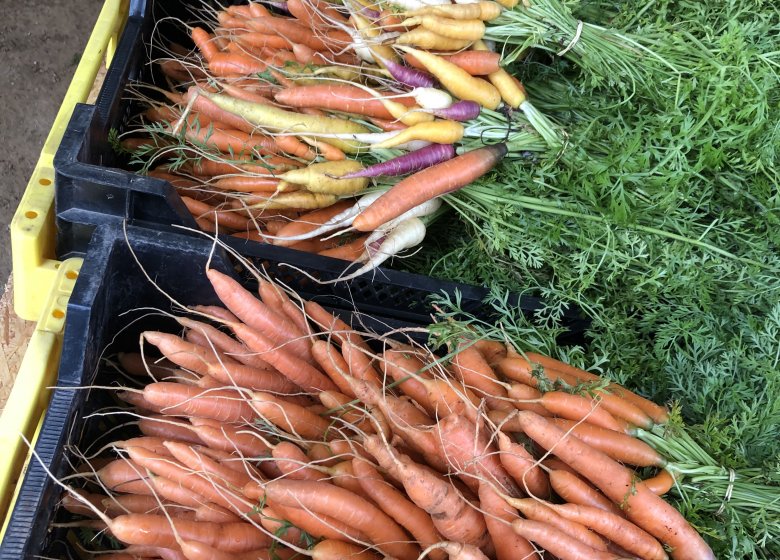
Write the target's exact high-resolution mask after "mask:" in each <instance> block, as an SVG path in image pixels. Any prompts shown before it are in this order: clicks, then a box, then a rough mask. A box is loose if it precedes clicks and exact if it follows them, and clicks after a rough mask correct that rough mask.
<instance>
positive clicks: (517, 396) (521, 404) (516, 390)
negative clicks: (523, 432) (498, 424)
mask: <svg viewBox="0 0 780 560" xmlns="http://www.w3.org/2000/svg"><path fill="white" fill-rule="evenodd" d="M507 394H508V395H509V397H510V398H512V399H514V400H513V401H512V404H513V405H514V406H515V408H516V409H517V410H530V411H532V412H535V413H536V414H539V415H540V416H552V412H550V411H549V410H547V409H546V408H545V407H544V406H542V405H541V404H540V401H541V399H542V393H540V392H539V391H537V390H536V389H534V388H533V387H529V386H528V385H524V384H522V383H513V384H512V385H511V386H510V387H509V391H507ZM515 431H518V430H515Z"/></svg>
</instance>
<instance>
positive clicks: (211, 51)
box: [190, 27, 219, 62]
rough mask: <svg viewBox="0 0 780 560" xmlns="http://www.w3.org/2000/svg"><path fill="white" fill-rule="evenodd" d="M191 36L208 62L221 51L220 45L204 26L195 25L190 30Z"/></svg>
mask: <svg viewBox="0 0 780 560" xmlns="http://www.w3.org/2000/svg"><path fill="white" fill-rule="evenodd" d="M190 37H191V38H192V42H193V43H195V46H196V47H198V50H199V51H200V54H201V55H203V58H205V59H206V62H209V61H211V60H212V59H213V58H214V56H215V55H217V54H218V53H219V47H218V46H217V44H216V43H215V42H214V41H213V36H212V35H211V34H210V33H209V32H208V31H206V30H205V29H203V28H202V27H193V28H192V29H191V30H190Z"/></svg>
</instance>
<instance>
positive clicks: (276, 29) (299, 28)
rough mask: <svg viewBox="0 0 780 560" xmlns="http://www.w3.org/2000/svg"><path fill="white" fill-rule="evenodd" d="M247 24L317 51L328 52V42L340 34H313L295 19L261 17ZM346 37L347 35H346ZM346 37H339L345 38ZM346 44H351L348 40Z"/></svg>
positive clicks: (262, 31) (334, 32)
mask: <svg viewBox="0 0 780 560" xmlns="http://www.w3.org/2000/svg"><path fill="white" fill-rule="evenodd" d="M247 24H248V26H249V28H250V29H252V30H253V31H259V32H261V33H269V34H276V35H279V36H282V37H284V38H285V39H287V40H288V41H291V42H292V43H300V44H303V45H306V46H307V47H310V48H312V49H314V50H316V51H328V50H329V48H328V44H327V43H326V42H325V41H326V40H331V39H332V37H333V35H335V34H338V30H333V31H327V32H325V31H321V32H320V33H317V34H315V33H312V31H311V29H310V28H308V27H306V26H304V25H301V24H300V23H299V22H297V21H296V20H294V19H285V18H280V17H259V18H252V19H250V20H247ZM344 35H346V34H344ZM344 35H339V36H340V37H344ZM346 37H347V41H346V42H345V44H348V43H349V42H351V41H350V40H349V39H348V37H349V36H348V35H347V36H346Z"/></svg>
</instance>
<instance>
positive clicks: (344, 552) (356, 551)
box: [311, 539, 382, 560]
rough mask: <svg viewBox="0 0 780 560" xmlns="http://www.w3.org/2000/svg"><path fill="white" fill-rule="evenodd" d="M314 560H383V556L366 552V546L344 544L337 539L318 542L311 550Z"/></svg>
mask: <svg viewBox="0 0 780 560" xmlns="http://www.w3.org/2000/svg"><path fill="white" fill-rule="evenodd" d="M311 557H312V560H341V559H342V558H349V559H351V560H381V558H382V557H381V556H379V555H378V554H376V553H374V552H371V551H370V550H366V547H365V546H359V545H356V544H352V543H348V542H344V541H341V540H336V539H326V540H324V541H320V542H318V543H317V544H316V545H314V548H312V549H311Z"/></svg>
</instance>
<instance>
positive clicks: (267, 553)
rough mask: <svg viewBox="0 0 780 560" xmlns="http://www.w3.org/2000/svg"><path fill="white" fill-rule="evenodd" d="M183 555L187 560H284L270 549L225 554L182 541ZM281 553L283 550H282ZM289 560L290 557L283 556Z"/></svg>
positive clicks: (198, 543)
mask: <svg viewBox="0 0 780 560" xmlns="http://www.w3.org/2000/svg"><path fill="white" fill-rule="evenodd" d="M179 546H180V547H181V551H182V554H183V555H184V557H185V558H186V559H187V560H271V559H272V558H274V559H275V560H282V556H278V555H275V552H276V551H274V552H272V551H271V549H270V548H260V549H257V550H251V551H247V552H241V553H235V552H223V551H222V550H220V549H218V548H214V547H213V546H209V545H208V544H206V543H202V542H198V541H188V540H183V541H181V543H180V545H179ZM280 552H281V550H280ZM283 556H284V557H285V558H289V555H283Z"/></svg>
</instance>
